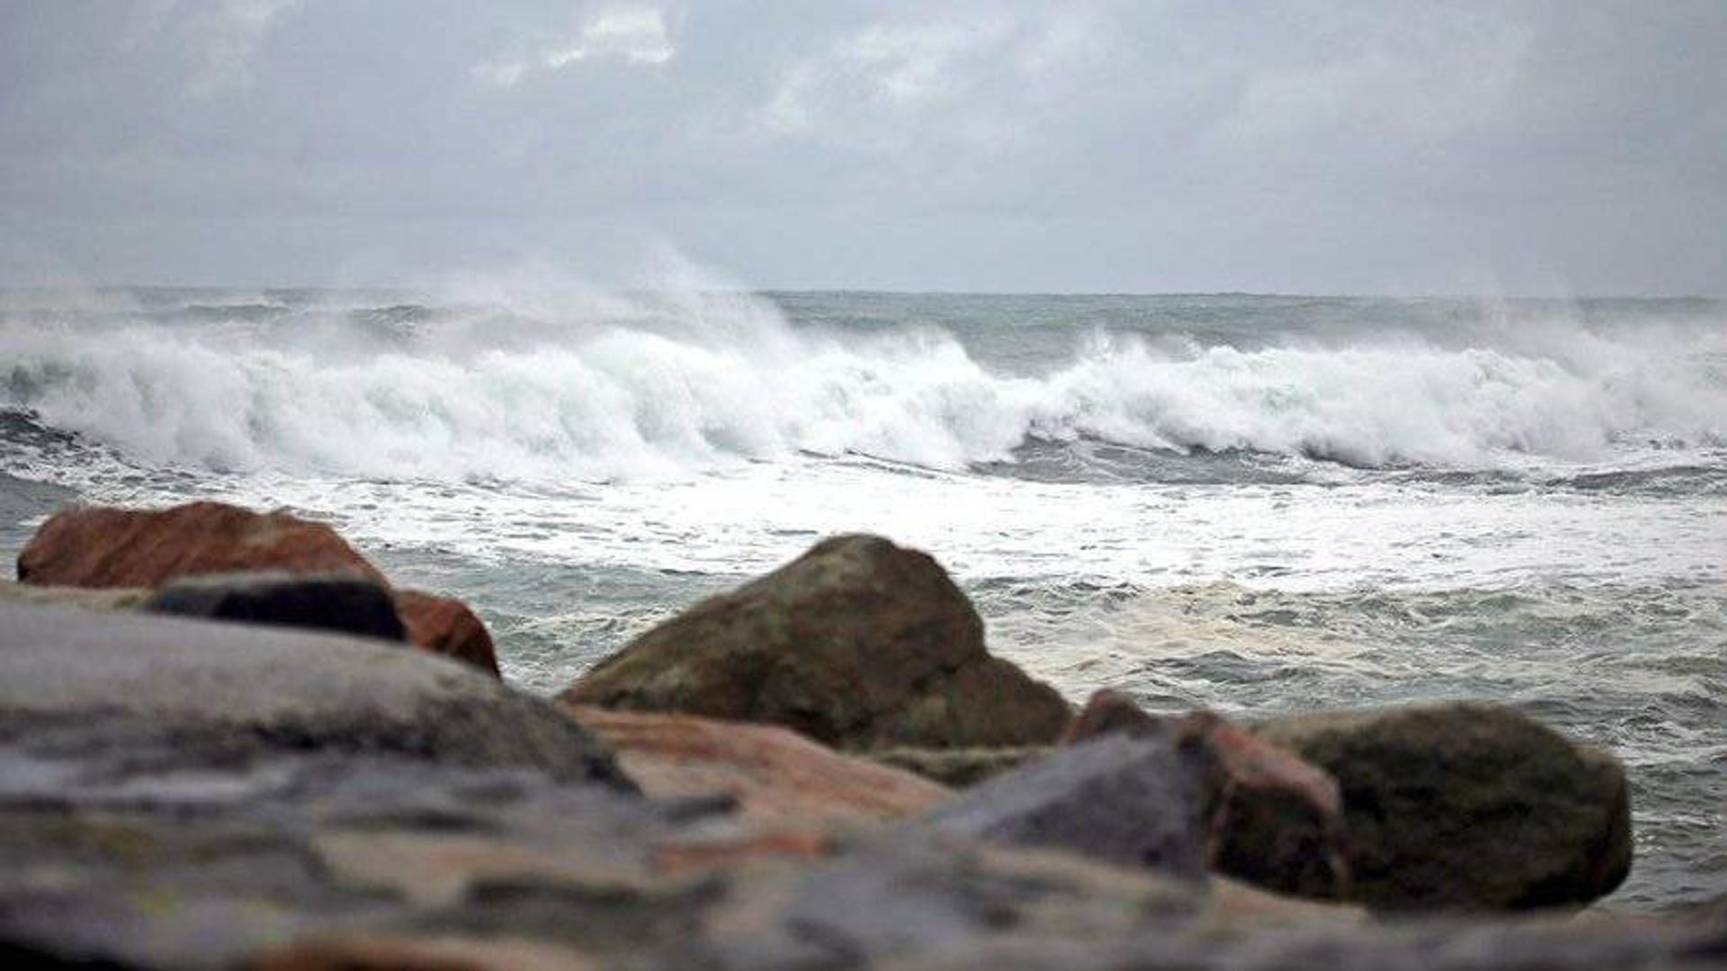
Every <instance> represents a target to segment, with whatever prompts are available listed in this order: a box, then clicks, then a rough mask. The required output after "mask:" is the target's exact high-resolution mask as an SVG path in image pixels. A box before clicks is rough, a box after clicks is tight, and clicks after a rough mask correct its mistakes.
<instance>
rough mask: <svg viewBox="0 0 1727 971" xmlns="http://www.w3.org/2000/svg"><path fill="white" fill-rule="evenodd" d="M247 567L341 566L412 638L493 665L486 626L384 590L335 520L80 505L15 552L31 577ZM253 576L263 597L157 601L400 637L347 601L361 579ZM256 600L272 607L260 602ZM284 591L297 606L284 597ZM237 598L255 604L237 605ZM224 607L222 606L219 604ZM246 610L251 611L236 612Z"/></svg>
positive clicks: (164, 574)
mask: <svg viewBox="0 0 1727 971" xmlns="http://www.w3.org/2000/svg"><path fill="white" fill-rule="evenodd" d="M248 572H253V573H256V572H264V573H269V574H276V575H279V574H284V573H286V574H291V575H294V576H308V575H309V576H316V577H322V578H324V580H325V582H328V583H332V584H334V583H335V582H336V581H335V580H334V579H333V577H334V576H335V575H338V574H340V575H346V576H349V577H353V578H354V579H355V580H357V581H360V582H365V583H371V584H374V585H377V586H378V587H381V588H383V589H384V590H388V591H390V596H391V598H392V600H393V604H394V607H393V609H394V612H395V614H396V616H397V618H398V619H399V626H401V627H404V628H405V629H406V632H407V640H408V642H409V643H411V644H413V645H415V646H416V647H419V648H420V649H422V650H425V651H429V652H431V653H433V654H441V655H443V656H445V657H451V658H455V659H456V660H459V661H464V662H466V663H468V664H472V665H474V666H475V667H478V668H482V669H484V670H486V671H490V672H491V673H492V674H493V675H497V674H498V660H497V656H496V654H495V652H494V649H493V646H492V638H491V635H490V634H488V633H487V632H486V628H485V625H484V624H482V623H481V622H480V619H479V618H478V617H476V616H475V615H474V613H473V611H471V610H469V609H468V608H467V606H466V605H464V604H462V603H461V602H460V601H457V600H450V599H446V598H441V597H437V596H434V595H432V594H427V593H421V592H419V591H414V590H394V589H392V588H391V586H390V583H389V581H388V580H387V579H386V578H385V577H384V575H383V573H381V572H380V571H379V570H378V568H377V567H375V566H373V565H372V564H371V563H369V562H367V560H366V558H365V557H363V556H361V555H360V553H359V551H357V550H355V549H354V548H353V547H352V546H350V545H348V543H347V541H346V540H344V539H342V537H341V536H340V535H338V534H337V533H336V531H335V530H334V529H331V528H330V527H329V526H327V525H325V524H323V523H315V522H309V521H307V520H304V519H300V518H298V517H296V516H292V515H290V514H288V513H285V512H271V513H257V512H252V511H251V510H249V509H242V508H240V507H238V506H230V505H227V504H225V503H220V502H193V503H187V504H185V505H181V506H175V507H173V508H170V509H160V510H147V509H119V508H114V507H109V506H77V507H73V508H70V509H64V510H62V511H60V512H58V513H56V514H54V515H53V516H51V517H49V519H48V521H47V522H45V523H43V524H42V527H41V528H40V529H38V530H37V531H36V534H35V535H34V536H32V537H31V538H30V542H29V543H28V544H26V545H25V547H24V550H23V552H21V553H19V554H18V579H19V580H20V581H21V582H23V583H26V584H31V585H38V586H52V587H89V588H104V589H106V588H150V587H160V586H162V585H164V584H168V583H170V582H172V581H177V580H184V579H187V578H194V577H203V576H208V575H212V574H220V575H224V576H227V577H228V579H227V580H226V581H222V582H226V583H228V584H230V585H239V584H248V583H252V582H253V581H242V580H240V579H238V578H237V575H238V574H242V573H248ZM256 583H258V584H263V585H274V586H275V587H276V590H275V592H274V593H272V594H270V595H269V597H268V598H263V595H262V594H261V593H256V592H254V593H248V594H240V593H238V592H236V593H235V594H234V595H233V596H232V597H227V598H216V597H214V596H213V594H212V593H211V589H210V588H208V587H206V588H203V589H202V590H201V591H200V592H197V593H193V592H191V591H188V590H182V591H180V592H178V593H169V594H166V596H167V597H168V599H167V600H166V601H164V603H166V604H167V606H166V607H165V608H164V609H165V610H167V611H168V612H172V613H183V614H187V615H196V616H208V617H212V618H216V619H227V620H246V619H252V620H255V621H256V622H261V623H279V624H286V625H289V626H300V627H311V628H317V629H326V630H342V631H349V632H351V633H362V634H370V635H373V636H384V637H390V638H391V639H398V640H399V639H401V638H400V635H390V634H385V633H380V631H383V630H385V629H386V628H388V627H389V622H388V621H385V620H383V619H381V618H376V617H374V616H372V612H371V608H370V607H362V606H361V605H360V602H359V600H356V599H353V598H361V599H363V598H364V597H365V596H366V595H365V594H364V593H362V592H360V590H359V588H358V587H352V588H349V589H348V592H347V593H340V592H339V591H338V589H337V587H336V586H331V587H328V588H327V590H326V593H327V594H328V595H329V596H328V597H327V598H325V599H324V600H322V601H320V600H319V598H318V597H315V596H312V595H311V591H310V589H309V588H308V589H307V590H304V591H300V592H299V593H292V592H290V588H289V587H288V586H284V585H282V584H281V582H280V578H279V576H278V577H277V578H276V579H272V580H269V581H265V580H258V581H256ZM61 596H62V597H63V596H64V595H61ZM265 599H268V600H270V601H271V602H272V603H274V604H275V605H276V606H272V607H265V606H263V605H262V604H263V603H264V601H265ZM218 600H220V601H221V603H218V602H217V601H218ZM290 600H292V601H293V602H294V604H295V606H292V607H290V606H288V605H287V604H288V601H290ZM243 601H244V602H249V603H252V604H253V606H249V607H248V606H241V603H242V602H243ZM320 603H322V604H323V607H322V608H320V606H319V605H320ZM85 605H88V606H111V607H116V608H119V607H130V606H136V605H137V604H136V603H135V601H133V600H132V599H131V598H130V597H129V596H124V595H116V596H115V597H114V598H113V600H112V602H103V603H97V602H86V603H85ZM223 611H225V612H226V613H219V612H223ZM355 611H358V612H359V613H357V614H356V613H354V612H355ZM246 612H253V613H257V614H259V616H257V617H254V618H246V617H242V616H240V614H243V613H246ZM265 614H268V615H269V616H268V617H266V616H264V615H265Z"/></svg>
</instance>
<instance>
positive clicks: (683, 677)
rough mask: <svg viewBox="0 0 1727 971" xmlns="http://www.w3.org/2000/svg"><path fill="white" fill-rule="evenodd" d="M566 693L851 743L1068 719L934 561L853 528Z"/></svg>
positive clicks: (1035, 727)
mask: <svg viewBox="0 0 1727 971" xmlns="http://www.w3.org/2000/svg"><path fill="white" fill-rule="evenodd" d="M564 698H565V700H567V701H570V702H572V703H574V704H582V705H598V706H601V707H606V708H628V709H636V710H645V711H678V712H685V713H688V714H695V715H704V716H707V717H710V718H725V719H731V720H736V721H760V722H772V723H774V724H779V725H784V726H786V727H788V728H791V729H794V730H796V731H799V732H802V733H803V734H805V735H808V736H810V737H811V738H814V739H816V740H818V741H821V742H823V743H825V744H828V745H832V746H836V747H841V748H852V749H865V748H875V747H886V746H894V745H921V746H938V747H948V746H994V745H1025V744H1035V743H1039V742H1048V741H1051V740H1053V739H1054V738H1055V737H1056V735H1058V734H1059V733H1060V732H1061V730H1062V727H1063V726H1064V725H1065V724H1066V723H1067V719H1068V709H1067V705H1066V703H1065V702H1063V701H1062V699H1061V696H1060V695H1058V694H1057V693H1056V691H1055V689H1053V688H1051V687H1049V686H1048V685H1045V684H1042V683H1041V682H1037V681H1034V680H1032V679H1031V678H1029V677H1027V676H1026V675H1025V673H1024V672H1022V671H1020V670H1019V669H1018V668H1016V667H1014V666H1013V665H1012V664H1010V663H1008V662H1007V661H1003V660H1001V659H999V658H995V657H991V656H990V655H989V654H988V653H987V652H986V651H985V650H984V644H983V621H982V620H981V619H980V618H979V617H978V615H977V611H976V610H974V609H973V608H972V605H971V602H970V601H968V600H967V599H966V597H965V595H964V594H963V593H961V592H960V590H959V588H958V587H956V586H954V583H953V581H952V580H951V579H949V578H948V575H947V573H946V572H945V571H943V570H942V568H941V567H940V566H939V565H938V564H937V563H936V562H935V560H933V559H931V558H930V557H929V556H928V555H926V554H924V553H920V552H916V551H913V550H907V549H901V548H900V547H898V546H895V545H894V544H892V543H890V542H888V541H887V540H885V539H881V538H879V537H874V536H855V535H854V536H838V537H834V538H831V539H828V540H824V541H823V542H821V543H819V544H817V545H816V546H815V547H813V548H812V549H810V551H809V552H807V553H805V554H804V555H803V556H801V557H799V558H798V559H796V560H794V561H792V562H791V563H789V564H787V565H785V566H783V567H781V568H780V569H778V570H775V571H774V572H772V573H770V574H767V575H766V576H763V577H760V578H758V579H756V580H754V581H752V582H750V583H748V584H745V585H744V586H742V587H739V588H738V589H737V590H734V591H732V592H731V593H727V594H722V595H720V596H717V597H713V598H710V599H708V600H705V601H703V602H701V603H699V604H697V605H696V606H694V607H692V608H691V609H689V610H687V611H685V612H684V613H682V614H680V615H678V616H677V617H674V618H673V619H671V620H669V621H667V622H666V623H663V624H661V625H659V626H658V627H655V628H654V629H653V630H650V631H648V632H647V633H645V634H643V635H642V636H641V637H638V638H636V640H635V641H633V642H631V643H630V644H629V645H628V646H627V647H625V648H624V649H623V650H622V651H620V652H618V653H617V654H614V655H612V656H611V657H609V658H607V659H605V660H603V661H601V662H600V663H599V664H598V665H596V666H595V667H594V669H593V670H592V671H590V672H588V674H587V676H585V677H584V678H582V679H581V680H580V681H578V682H577V683H576V684H575V685H574V686H572V687H571V688H570V689H569V690H568V691H567V692H565V695H564Z"/></svg>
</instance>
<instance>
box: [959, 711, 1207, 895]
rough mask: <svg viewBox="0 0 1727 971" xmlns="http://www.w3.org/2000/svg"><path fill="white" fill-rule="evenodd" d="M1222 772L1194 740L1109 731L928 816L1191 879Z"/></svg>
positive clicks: (979, 832) (1198, 873)
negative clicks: (1137, 735) (1136, 735)
mask: <svg viewBox="0 0 1727 971" xmlns="http://www.w3.org/2000/svg"><path fill="white" fill-rule="evenodd" d="M1220 773H1221V767H1220V766H1219V765H1218V763H1217V762H1216V760H1215V759H1214V757H1213V756H1212V754H1211V752H1210V751H1209V749H1207V748H1206V746H1205V745H1204V744H1203V743H1202V740H1200V739H1198V738H1196V737H1184V736H1180V735H1178V734H1176V733H1171V734H1169V735H1166V736H1162V737H1144V738H1133V737H1129V736H1126V735H1108V736H1104V737H1101V738H1098V739H1095V740H1092V741H1088V742H1084V743H1082V744H1079V745H1075V746H1073V747H1071V748H1067V749H1063V750H1061V751H1060V752H1058V753H1056V754H1055V755H1052V756H1050V757H1048V758H1046V759H1043V760H1041V761H1038V762H1033V763H1031V764H1030V765H1026V766H1023V767H1021V768H1019V769H1016V770H1014V771H1012V772H1009V773H1007V774H1005V775H1001V776H997V777H995V778H994V779H991V780H990V781H988V782H985V783H983V784H981V785H978V786H975V787H973V788H971V789H968V790H966V791H965V792H963V793H961V794H960V796H959V797H958V798H957V799H955V800H954V801H953V802H950V803H947V804H946V805H944V806H942V807H940V808H938V809H936V810H935V811H934V812H933V813H931V814H929V815H928V816H927V817H926V821H927V822H928V823H929V824H930V825H931V826H934V827H935V828H937V829H940V830H942V831H945V832H949V833H955V834H960V835H964V836H969V837H973V838H976V839H983V840H989V841H993V842H999V843H1007V844H1013V845H1019V846H1036V847H1045V848H1052V849H1062V850H1067V851H1069V852H1073V853H1078V854H1081V855H1083V856H1087V857H1090V858H1092V859H1096V860H1102V861H1105V862H1108V863H1113V864H1116V865H1119V866H1135V867H1149V868H1154V869H1157V870H1158V871H1160V872H1162V873H1167V874H1170V875H1173V876H1176V877H1179V878H1182V879H1187V880H1195V881H1198V880H1203V879H1204V878H1205V872H1206V863H1207V860H1206V836H1207V830H1208V826H1209V823H1210V819H1211V814H1212V811H1213V809H1214V806H1215V802H1216V799H1217V793H1218V788H1219V785H1220V783H1221V776H1220Z"/></svg>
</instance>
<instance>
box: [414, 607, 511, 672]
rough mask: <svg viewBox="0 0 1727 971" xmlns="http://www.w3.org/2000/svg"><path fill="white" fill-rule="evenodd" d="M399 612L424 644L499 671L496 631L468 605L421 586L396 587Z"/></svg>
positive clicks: (448, 655) (464, 660)
mask: <svg viewBox="0 0 1727 971" xmlns="http://www.w3.org/2000/svg"><path fill="white" fill-rule="evenodd" d="M396 613H397V614H398V615H399V616H400V617H401V618H402V623H403V624H404V625H406V626H407V628H408V640H410V641H413V642H414V643H415V644H417V645H419V646H420V647H421V648H423V649H425V650H428V651H431V652H432V653H433V654H440V655H442V656H444V657H449V658H455V659H456V660H458V661H462V662H464V663H467V664H472V665H473V666H474V667H477V668H479V669H481V670H482V671H490V672H491V673H492V674H494V675H496V674H498V654H497V650H496V649H495V648H494V647H493V646H492V635H491V634H490V633H489V632H488V631H487V630H486V625H485V624H483V623H481V622H480V618H479V617H477V616H475V614H474V612H473V611H472V610H469V609H468V605H467V604H464V603H462V602H461V601H460V600H454V599H451V598H449V597H439V596H436V595H434V594H429V593H424V592H422V591H419V590H398V591H396Z"/></svg>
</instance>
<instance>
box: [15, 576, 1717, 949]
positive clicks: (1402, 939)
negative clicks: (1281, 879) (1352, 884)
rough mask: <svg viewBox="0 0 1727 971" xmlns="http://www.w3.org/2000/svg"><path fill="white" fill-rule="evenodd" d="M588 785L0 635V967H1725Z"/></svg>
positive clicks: (333, 666) (375, 702) (289, 654)
mask: <svg viewBox="0 0 1727 971" xmlns="http://www.w3.org/2000/svg"><path fill="white" fill-rule="evenodd" d="M236 636H239V637H241V638H242V640H235V639H234V638H235V637H236ZM67 659H71V660H67ZM345 686H346V687H345ZM127 687H132V688H135V689H136V690H133V691H131V692H129V693H128V692H127V691H126V690H125V689H126V688H127ZM511 699H514V700H511ZM548 715H550V716H552V717H554V718H555V719H556V721H551V722H547V721H545V720H544V719H545V718H546V717H547V716H548ZM452 719H454V721H452ZM458 731H459V734H460V735H461V736H462V737H463V738H465V739H466V741H461V740H459V739H458V738H457V737H456V734H454V733H456V732H458ZM572 733H574V734H572ZM1155 744H1156V741H1155V740H1150V739H1141V740H1134V739H1130V738H1110V739H1103V740H1100V741H1098V742H1093V743H1091V745H1089V746H1081V747H1078V748H1075V749H1072V750H1069V752H1067V753H1064V757H1068V758H1071V757H1073V756H1074V755H1075V754H1076V753H1083V752H1085V751H1088V750H1089V749H1090V748H1091V746H1096V745H1117V746H1127V747H1129V748H1130V749H1131V748H1133V747H1135V746H1139V747H1143V746H1148V745H1155ZM1200 751H1203V748H1201V749H1200ZM593 758H594V750H593V743H592V740H591V739H589V738H588V737H587V736H586V734H585V733H582V732H581V731H580V730H579V729H577V728H575V727H574V726H573V725H571V724H569V723H568V721H567V720H566V719H563V717H562V716H561V715H558V714H557V713H556V712H554V711H552V710H551V709H550V708H549V707H548V706H547V705H545V704H543V703H540V702H537V701H534V700H532V699H521V698H519V697H518V696H514V695H512V694H511V693H510V692H509V691H508V689H506V688H504V687H503V686H501V685H499V684H497V683H496V682H495V681H492V680H490V679H488V678H486V677H485V676H483V675H481V674H479V673H477V672H473V671H471V670H469V669H467V668H465V667H462V666H459V665H455V664H451V663H448V662H445V661H441V660H439V659H436V658H431V657H427V656H424V655H420V654H416V653H414V652H408V651H402V650H392V649H390V648H389V647H388V646H387V645H381V644H377V643H375V642H365V641H360V640H356V639H349V638H339V637H332V636H324V635H312V634H305V633H300V632H291V631H282V630H278V629H271V628H257V627H246V626H241V625H226V624H207V623H192V622H188V621H181V620H177V619H173V618H163V617H153V616H149V615H127V614H121V615H110V614H102V613H93V612H87V611H85V612H81V611H74V610H70V609H62V608H49V607H41V606H31V605H18V604H4V605H0V958H5V959H7V962H8V966H10V967H56V966H59V967H108V968H150V969H202V968H224V969H226V968H271V969H276V971H291V969H331V968H342V969H356V968H358V969H384V968H390V969H455V968H462V969H502V968H509V969H525V971H533V969H538V968H586V967H598V968H629V969H686V968H714V969H736V971H742V969H752V968H776V969H784V968H790V969H810V971H815V969H835V968H977V967H988V968H992V969H995V971H1005V969H1010V968H1064V969H1094V968H1095V969H1104V968H1109V969H1128V968H1136V969H1170V971H1174V969H1181V971H1213V969H1215V971H1225V969H1237V971H1240V969H1250V968H1251V969H1268V968H1296V969H1314V971H1354V969H1368V968H1372V969H1393V971H1397V969H1418V968H1420V969H1426V968H1436V969H1441V971H1448V969H1456V971H1462V969H1472V971H1494V969H1501V968H1503V969H1507V971H1510V969H1523V971H1534V969H1542V971H1609V969H1611V971H1621V969H1628V968H1639V969H1674V971H1694V969H1701V968H1708V967H1719V966H1721V960H1722V957H1723V955H1727V936H1724V935H1723V933H1722V932H1721V930H1720V929H1718V928H1715V927H1706V928H1702V929H1696V930H1685V929H1675V928H1670V927H1664V926H1659V925H1648V926H1645V925H1636V924H1602V925H1572V924H1556V923H1554V922H1552V921H1542V922H1536V923H1525V922H1517V923H1513V922H1506V921H1503V920H1497V919H1496V920H1476V921H1468V922H1465V921H1452V922H1448V923H1443V924H1417V925H1412V926H1401V925H1391V926H1385V925H1378V924H1363V923H1360V921H1359V915H1358V914H1355V913H1353V912H1350V911H1348V910H1344V909H1338V908H1329V907H1327V908H1320V907H1315V905H1313V904H1310V903H1299V902H1291V901H1287V900H1283V899H1280V898H1276V897H1273V896H1271V895H1267V894H1263V893H1258V892H1255V891H1252V890H1249V889H1247V888H1242V887H1239V886H1235V885H1232V884H1230V883H1228V882H1226V881H1221V880H1212V881H1210V885H1209V889H1207V888H1205V887H1202V886H1201V885H1199V884H1197V883H1194V882H1192V881H1186V880H1173V879H1168V878H1166V877H1164V876H1162V875H1159V874H1158V873H1156V872H1151V871H1146V870H1144V869H1134V870H1130V869H1123V868H1117V867H1112V866H1107V865H1103V864H1099V863H1095V862H1088V861H1086V860H1084V859H1081V858H1079V857H1076V856H1072V855H1068V854H1061V853H1055V852H1050V851H1027V850H1021V849H1014V848H1008V847H1001V846H991V845H986V844H981V843H979V842H976V841H973V840H970V839H967V838H963V837H959V836H956V835H954V834H952V833H951V832H943V831H940V830H937V829H933V828H930V827H926V826H921V825H917V824H913V823H899V824H894V825H892V826H891V827H888V828H884V829H880V830H877V831H875V832H873V833H859V832H857V831H855V830H848V831H846V832H829V833H825V834H824V833H822V832H820V831H813V832H812V831H807V830H791V829H780V830H770V829H762V828H760V827H759V826H755V825H752V820H751V819H750V818H749V817H748V816H747V815H745V814H740V813H737V812H733V811H732V809H731V805H732V801H731V800H726V799H717V800H716V799H713V798H707V797H699V798H694V797H693V798H683V799H673V800H650V799H645V798H643V797H641V796H640V795H637V794H635V793H634V792H632V791H631V790H630V789H629V787H627V786H625V785H622V784H620V783H619V782H618V781H617V780H615V779H612V778H610V777H608V776H606V775H605V774H603V773H595V772H592V771H588V770H585V769H583V768H582V767H584V766H588V767H591V766H592V764H593ZM1022 771H1023V770H1022ZM975 791H976V790H974V792H975Z"/></svg>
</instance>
